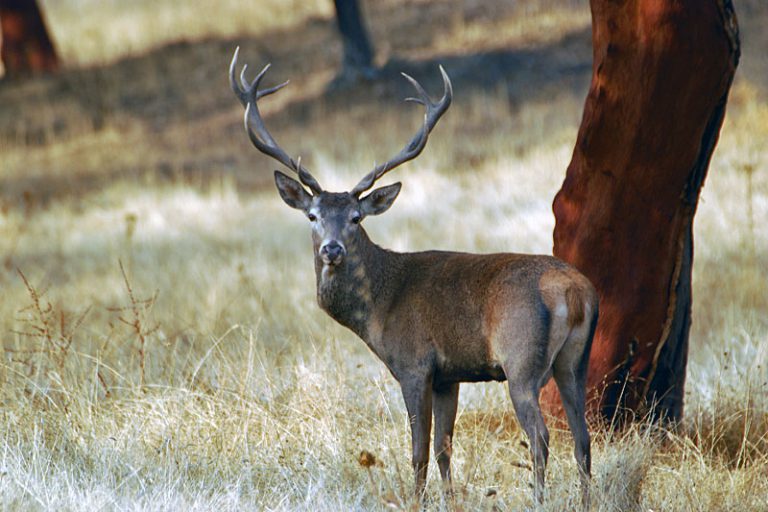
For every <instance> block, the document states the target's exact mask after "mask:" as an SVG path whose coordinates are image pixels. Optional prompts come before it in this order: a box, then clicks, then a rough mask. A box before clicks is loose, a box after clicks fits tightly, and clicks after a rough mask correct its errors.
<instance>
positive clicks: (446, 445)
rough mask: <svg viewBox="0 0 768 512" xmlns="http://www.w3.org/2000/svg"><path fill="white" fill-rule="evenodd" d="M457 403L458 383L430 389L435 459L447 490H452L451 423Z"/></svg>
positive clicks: (452, 422) (452, 423) (454, 417)
mask: <svg viewBox="0 0 768 512" xmlns="http://www.w3.org/2000/svg"><path fill="white" fill-rule="evenodd" d="M458 403H459V383H458V382H456V383H453V384H449V385H448V386H445V387H441V388H437V389H434V390H433V391H432V411H433V412H434V415H435V441H434V450H435V459H437V466H438V467H439V468H440V477H441V478H442V479H443V486H444V488H445V490H446V491H447V492H449V493H450V492H452V491H453V488H452V485H451V452H452V450H453V425H454V422H455V421H456V408H457V406H458Z"/></svg>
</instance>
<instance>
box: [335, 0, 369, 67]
mask: <svg viewBox="0 0 768 512" xmlns="http://www.w3.org/2000/svg"><path fill="white" fill-rule="evenodd" d="M333 4H334V6H335V7H336V21H337V23H338V27H339V33H340V34H341V40H342V42H343V44H344V57H343V61H342V71H341V73H340V74H341V75H344V76H346V77H347V78H357V77H358V76H361V75H362V76H369V75H371V74H372V73H373V46H372V45H371V40H370V37H369V36H368V30H367V29H366V28H365V23H364V20H363V16H362V13H361V12H360V5H359V4H358V0H334V1H333Z"/></svg>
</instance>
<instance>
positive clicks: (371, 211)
mask: <svg viewBox="0 0 768 512" xmlns="http://www.w3.org/2000/svg"><path fill="white" fill-rule="evenodd" d="M402 186H403V184H402V183H395V184H392V185H387V186H386V187H381V188H377V189H376V190H374V191H373V192H371V193H370V194H368V195H367V196H365V197H364V198H362V199H361V200H360V208H361V209H362V210H363V213H364V214H365V215H378V214H380V213H384V212H385V211H387V210H389V207H390V206H392V203H394V202H395V199H397V194H399V193H400V187H402Z"/></svg>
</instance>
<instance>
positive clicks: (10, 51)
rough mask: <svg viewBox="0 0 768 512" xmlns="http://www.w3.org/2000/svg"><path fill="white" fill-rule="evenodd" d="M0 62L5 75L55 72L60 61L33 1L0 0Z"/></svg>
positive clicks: (38, 9)
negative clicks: (0, 43)
mask: <svg viewBox="0 0 768 512" xmlns="http://www.w3.org/2000/svg"><path fill="white" fill-rule="evenodd" d="M0 34H2V46H1V47H0V59H2V61H3V66H4V67H5V76H7V77H18V76H24V75H29V74H33V73H39V72H50V71H56V70H57V69H58V68H59V59H58V57H57V56H56V50H55V49H54V47H53V43H52V42H51V38H50V37H49V36H48V29H47V28H46V26H45V21H44V20H43V16H42V13H41V12H40V8H39V7H38V5H37V1H36V0H0Z"/></svg>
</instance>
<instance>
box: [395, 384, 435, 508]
mask: <svg viewBox="0 0 768 512" xmlns="http://www.w3.org/2000/svg"><path fill="white" fill-rule="evenodd" d="M401 387H402V391H403V398H404V399H405V408H406V409H407V410H408V421H409V423H410V425H411V443H412V447H413V458H412V461H413V471H414V474H415V482H416V497H417V498H421V496H422V494H423V493H424V488H425V486H426V483H427V465H428V464H429V433H430V430H431V428H432V415H431V414H430V412H431V409H432V393H431V391H432V390H431V388H432V379H431V377H418V378H411V379H408V380H403V381H401Z"/></svg>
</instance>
